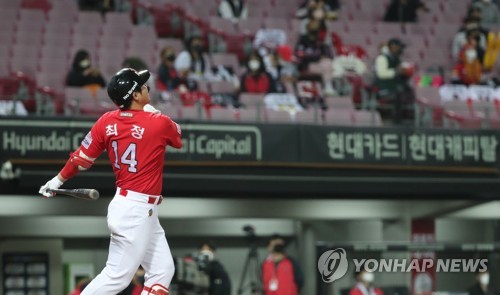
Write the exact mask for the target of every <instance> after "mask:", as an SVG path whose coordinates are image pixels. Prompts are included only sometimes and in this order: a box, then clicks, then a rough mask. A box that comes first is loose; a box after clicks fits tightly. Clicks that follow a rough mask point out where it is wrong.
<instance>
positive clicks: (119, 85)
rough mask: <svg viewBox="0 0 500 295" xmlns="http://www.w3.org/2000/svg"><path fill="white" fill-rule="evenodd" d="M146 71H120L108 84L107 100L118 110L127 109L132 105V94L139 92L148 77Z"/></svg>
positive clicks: (128, 69) (148, 74)
mask: <svg viewBox="0 0 500 295" xmlns="http://www.w3.org/2000/svg"><path fill="white" fill-rule="evenodd" d="M150 75H151V74H150V73H149V72H148V71H147V70H144V71H140V72H137V71H136V70H134V69H130V68H126V69H121V70H120V71H119V72H118V73H116V74H115V75H114V76H113V78H111V81H109V84H108V95H109V98H111V100H112V101H113V102H114V103H115V104H116V105H117V106H118V107H119V108H120V109H128V108H129V107H130V104H131V103H132V93H133V92H136V91H141V87H142V85H144V84H146V82H147V81H148V79H149V77H150Z"/></svg>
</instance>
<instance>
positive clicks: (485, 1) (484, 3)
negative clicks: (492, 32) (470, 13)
mask: <svg viewBox="0 0 500 295" xmlns="http://www.w3.org/2000/svg"><path fill="white" fill-rule="evenodd" d="M472 6H473V7H475V8H478V9H479V10H480V11H481V25H482V26H484V27H489V26H492V25H493V26H494V25H499V24H500V11H499V9H498V6H497V4H496V3H494V2H493V1H492V0H480V1H476V2H475V3H473V4H472Z"/></svg>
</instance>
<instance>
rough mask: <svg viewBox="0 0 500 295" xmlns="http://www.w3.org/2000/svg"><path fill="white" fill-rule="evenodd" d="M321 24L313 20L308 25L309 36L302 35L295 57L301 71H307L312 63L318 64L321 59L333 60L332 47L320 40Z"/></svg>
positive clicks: (296, 47)
mask: <svg viewBox="0 0 500 295" xmlns="http://www.w3.org/2000/svg"><path fill="white" fill-rule="evenodd" d="M320 26H321V22H320V21H318V20H311V21H309V23H308V24H307V34H305V35H302V36H301V37H300V39H299V42H298V43H297V45H296V46H295V56H297V58H298V62H299V66H298V67H299V71H305V70H307V68H308V66H309V64H310V63H311V62H317V61H319V60H320V59H321V58H332V57H333V54H332V50H331V47H330V46H328V45H327V44H325V43H324V42H322V41H321V40H320V36H319V32H320Z"/></svg>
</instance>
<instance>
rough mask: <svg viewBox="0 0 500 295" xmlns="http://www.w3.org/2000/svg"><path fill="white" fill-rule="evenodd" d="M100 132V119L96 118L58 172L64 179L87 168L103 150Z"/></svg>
mask: <svg viewBox="0 0 500 295" xmlns="http://www.w3.org/2000/svg"><path fill="white" fill-rule="evenodd" d="M102 132H103V131H101V121H100V120H98V121H97V122H96V123H95V124H94V126H93V127H92V129H91V130H90V131H89V133H87V135H86V136H85V137H84V139H83V140H82V143H81V145H80V147H79V148H78V149H76V151H74V152H72V153H71V154H70V155H69V159H68V161H67V162H66V165H65V166H64V167H63V169H62V170H61V171H60V172H59V173H60V175H61V176H62V177H63V178H64V179H66V180H68V179H70V178H73V177H74V176H76V175H77V174H78V172H79V171H83V170H87V169H89V168H90V167H91V166H92V165H93V164H94V160H95V159H96V158H97V157H99V155H100V154H101V153H102V152H103V151H104V141H103V136H102Z"/></svg>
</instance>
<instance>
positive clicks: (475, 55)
mask: <svg viewBox="0 0 500 295" xmlns="http://www.w3.org/2000/svg"><path fill="white" fill-rule="evenodd" d="M477 43H478V42H477V36H476V35H475V34H472V33H469V34H468V36H467V44H466V45H465V46H464V47H463V48H462V50H461V51H460V53H459V59H458V63H457V64H456V65H455V67H454V68H453V73H452V81H453V82H454V83H456V84H464V85H474V84H479V83H480V82H481V74H482V70H483V69H482V64H481V60H480V56H481V55H484V53H483V54H480V53H479V52H478V50H479V48H478V46H477Z"/></svg>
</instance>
